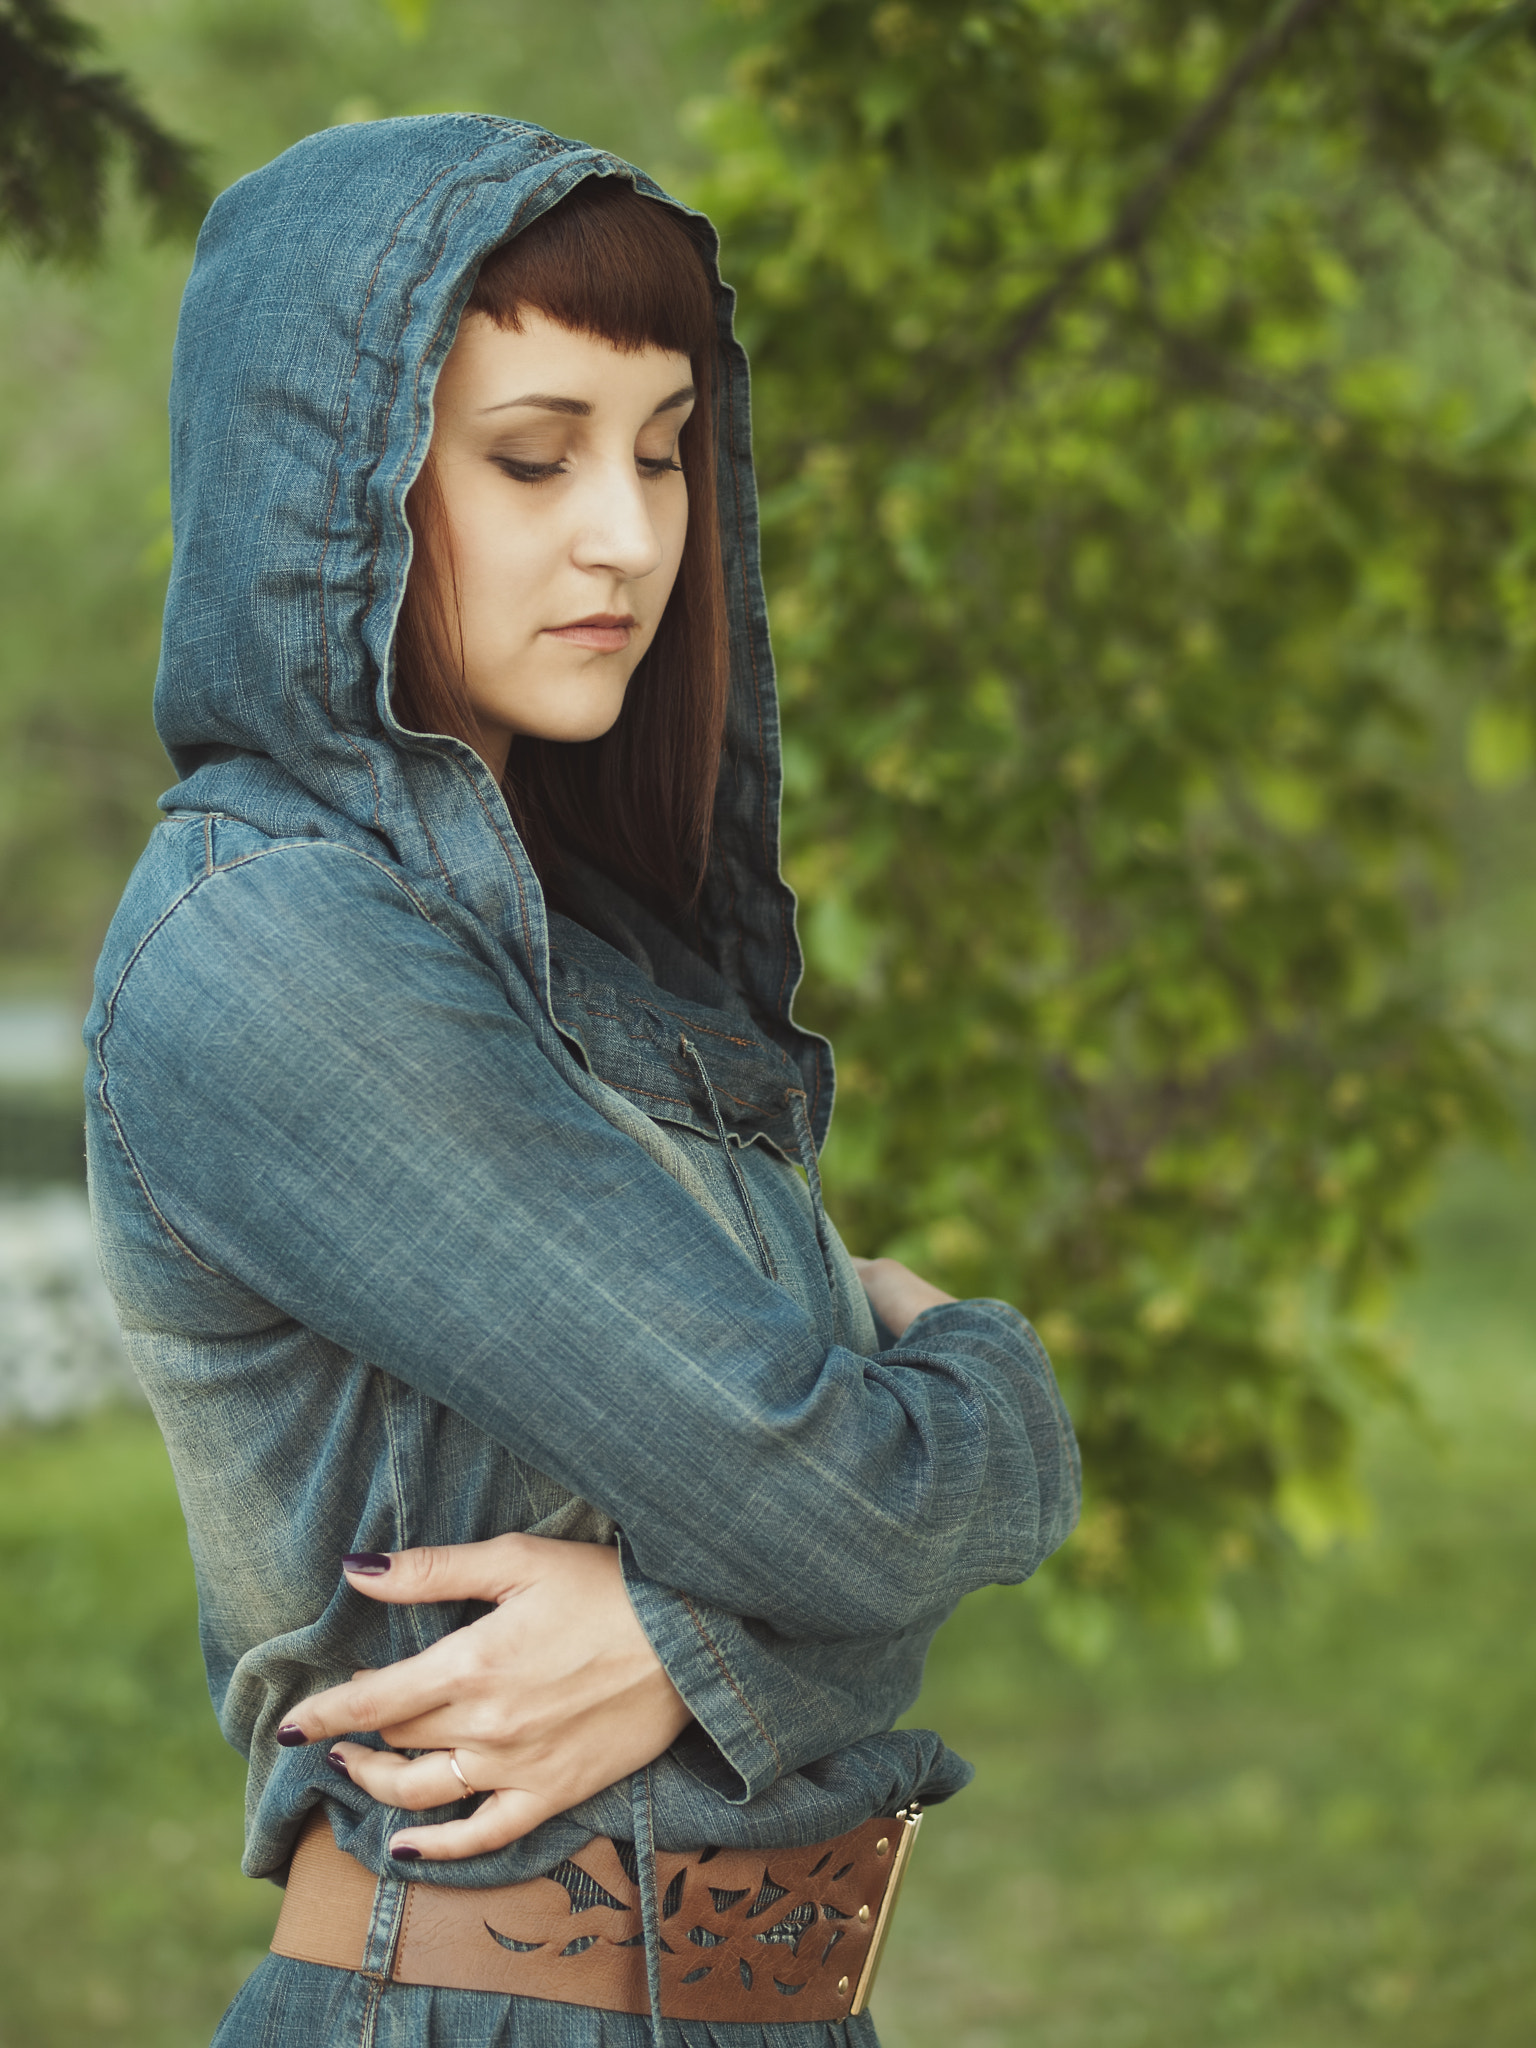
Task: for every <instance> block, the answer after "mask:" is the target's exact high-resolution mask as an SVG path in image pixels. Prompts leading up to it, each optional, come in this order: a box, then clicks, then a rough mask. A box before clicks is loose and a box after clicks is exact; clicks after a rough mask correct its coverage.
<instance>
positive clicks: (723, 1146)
mask: <svg viewBox="0 0 1536 2048" xmlns="http://www.w3.org/2000/svg"><path fill="white" fill-rule="evenodd" d="M677 1043H678V1048H679V1050H680V1051H681V1052H682V1055H683V1057H684V1059H687V1060H692V1062H693V1064H694V1066H695V1067H696V1068H697V1069H698V1075H699V1079H700V1080H701V1081H702V1082H703V1083H704V1094H705V1098H706V1100H707V1101H708V1103H709V1113H710V1115H711V1116H712V1117H713V1118H714V1120H715V1129H716V1131H717V1132H718V1133H719V1137H720V1150H721V1151H722V1152H723V1153H724V1154H725V1163H726V1166H727V1167H728V1168H729V1170H730V1176H731V1179H732V1180H733V1181H734V1182H735V1184H736V1193H737V1195H738V1197H739V1198H740V1201H741V1207H742V1212H743V1214H744V1215H745V1216H746V1219H747V1223H748V1226H749V1227H750V1229H751V1232H752V1238H753V1242H754V1243H755V1244H756V1246H757V1256H758V1258H759V1259H760V1260H761V1262H762V1268H763V1271H764V1272H765V1273H766V1274H767V1275H768V1278H769V1279H770V1280H777V1279H778V1277H779V1276H778V1274H777V1273H776V1272H775V1271H774V1265H773V1254H772V1252H770V1251H769V1249H768V1240H767V1238H765V1237H764V1235H763V1230H762V1225H761V1224H760V1223H759V1222H758V1220H757V1211H756V1210H755V1209H754V1208H753V1206H752V1197H751V1196H750V1195H749V1194H748V1193H747V1183H746V1178H745V1176H744V1175H743V1173H742V1170H741V1168H740V1167H739V1166H738V1165H737V1163H736V1155H735V1153H734V1152H733V1151H732V1150H731V1145H730V1140H729V1139H728V1138H727V1136H726V1134H725V1118H724V1117H723V1116H722V1115H721V1114H720V1098H719V1097H718V1096H717V1095H716V1093H715V1087H714V1083H713V1082H712V1081H711V1080H710V1078H709V1069H708V1068H707V1067H706V1066H705V1064H704V1061H703V1057H702V1056H701V1054H700V1052H699V1048H698V1047H697V1046H696V1045H695V1044H694V1043H693V1040H692V1039H691V1038H686V1037H685V1038H680V1039H679V1040H678V1041H677ZM823 1257H825V1253H823Z"/></svg>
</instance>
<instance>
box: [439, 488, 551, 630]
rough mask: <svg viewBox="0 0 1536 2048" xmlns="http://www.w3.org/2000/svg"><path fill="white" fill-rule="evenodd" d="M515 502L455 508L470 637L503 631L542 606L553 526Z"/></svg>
mask: <svg viewBox="0 0 1536 2048" xmlns="http://www.w3.org/2000/svg"><path fill="white" fill-rule="evenodd" d="M518 509H519V508H517V507H516V506H515V505H514V506H509V505H508V504H507V503H506V502H505V500H504V499H503V500H502V501H501V502H495V501H494V500H493V501H492V502H490V503H481V504H479V505H476V504H474V503H472V502H471V503H467V504H466V503H464V502H462V501H461V503H460V504H459V505H457V506H455V508H454V520H453V545H454V560H455V564H456V566H457V569H458V578H459V607H460V611H461V613H462V616H463V621H464V633H465V637H466V639H469V640H477V639H483V638H485V637H491V638H495V637H498V636H500V635H504V634H505V632H506V631H507V629H508V628H515V626H516V625H517V624H518V622H519V621H520V620H521V618H522V616H523V614H524V613H525V612H528V611H530V610H536V609H537V607H538V601H539V596H540V593H541V592H542V590H543V589H544V588H545V587H546V585H547V583H548V581H549V570H550V562H549V554H550V540H549V529H548V525H547V523H546V522H541V521H540V520H538V519H537V518H535V517H532V516H524V517H519V516H518Z"/></svg>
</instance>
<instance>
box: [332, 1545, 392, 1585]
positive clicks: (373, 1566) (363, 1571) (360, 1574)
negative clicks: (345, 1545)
mask: <svg viewBox="0 0 1536 2048" xmlns="http://www.w3.org/2000/svg"><path fill="white" fill-rule="evenodd" d="M389 1566H390V1560H389V1557H388V1556H387V1555H386V1553H385V1552H384V1551H382V1550H354V1551H352V1552H351V1554H350V1555H349V1556H347V1557H344V1558H343V1559H342V1560H341V1568H342V1570H343V1571H344V1572H351V1573H353V1574H354V1576H356V1577H357V1578H359V1579H377V1578H382V1577H383V1575H384V1573H385V1572H387V1571H388V1570H389Z"/></svg>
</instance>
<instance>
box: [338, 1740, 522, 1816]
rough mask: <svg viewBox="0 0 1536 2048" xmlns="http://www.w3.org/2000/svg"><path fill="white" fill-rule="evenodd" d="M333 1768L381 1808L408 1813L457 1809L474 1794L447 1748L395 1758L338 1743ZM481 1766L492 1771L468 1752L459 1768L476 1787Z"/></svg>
mask: <svg viewBox="0 0 1536 2048" xmlns="http://www.w3.org/2000/svg"><path fill="white" fill-rule="evenodd" d="M325 1760H326V1762H327V1763H328V1764H329V1765H330V1766H331V1769H332V1770H334V1771H338V1772H339V1774H341V1775H343V1776H345V1777H348V1778H350V1779H351V1780H352V1783H353V1784H354V1785H359V1786H361V1787H362V1789H363V1791H365V1792H366V1793H367V1794H368V1796H369V1798H370V1799H377V1800H378V1802H379V1804H380V1805H381V1806H399V1807H403V1808H404V1810H405V1811H406V1812H407V1813H425V1812H426V1810H427V1809H428V1807H431V1806H457V1805H458V1803H459V1801H460V1800H461V1799H468V1798H469V1797H470V1794H469V1793H467V1792H466V1791H465V1790H464V1787H463V1785H461V1784H460V1782H459V1780H458V1779H457V1778H456V1777H455V1776H454V1772H453V1766H452V1765H451V1764H450V1763H449V1761H448V1752H447V1750H445V1749H439V1750H433V1751H432V1752H431V1754H430V1755H428V1756H418V1757H408V1756H394V1755H392V1754H391V1753H390V1752H389V1751H388V1750H387V1749H369V1748H368V1747H367V1746H366V1744H364V1743H361V1742H336V1743H333V1744H332V1745H331V1748H330V1750H329V1751H328V1752H327V1755H326V1759H325ZM477 1766H478V1767H479V1768H481V1769H484V1770H486V1771H487V1772H489V1770H490V1769H491V1766H490V1764H489V1762H488V1761H484V1760H482V1759H480V1758H478V1757H477V1756H476V1755H475V1753H474V1751H473V1750H465V1751H464V1752H463V1754H462V1756H461V1757H460V1760H459V1767H460V1769H461V1770H462V1771H463V1773H464V1775H465V1777H466V1778H467V1779H468V1780H469V1782H470V1784H471V1785H473V1783H474V1782H475V1771H476V1768H477Z"/></svg>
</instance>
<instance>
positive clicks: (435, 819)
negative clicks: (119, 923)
mask: <svg viewBox="0 0 1536 2048" xmlns="http://www.w3.org/2000/svg"><path fill="white" fill-rule="evenodd" d="M591 177H605V178H606V177H616V178H623V179H625V180H627V181H628V182H629V183H631V184H633V185H634V187H635V188H636V189H637V190H638V191H640V192H642V193H644V194H645V195H646V196H647V197H649V198H652V199H656V200H660V201H662V202H663V203H665V204H667V205H670V206H674V207H675V208H676V210H677V211H678V212H679V213H680V214H681V215H682V218H683V220H684V221H685V223H686V224H687V227H688V230H689V232H690V233H691V234H692V235H693V236H694V238H695V239H696V240H697V242H698V244H699V247H700V249H701V251H702V253H703V255H704V256H705V258H706V261H707V263H708V266H709V269H710V272H711V274H712V276H713V277H714V279H715V288H716V302H717V306H718V320H719V354H718V358H717V362H716V377H715V407H716V446H717V460H718V499H717V502H718V507H719V523H720V545H721V555H722V560H723V564H724V571H725V582H726V590H727V603H728V615H729V632H730V652H731V677H730V695H729V708H728V715H727V724H726V736H725V745H724V752H723V757H722V764H721V773H720V777H719V782H718V786H717V796H716V808H715V829H714V838H713V847H712V852H711V857H710V863H709V868H708V873H707V876H706V880H705V886H704V890H703V894H702V898H701V906H700V913H699V920H698V926H697V929H695V930H694V931H692V932H691V933H690V942H691V943H692V944H693V945H694V946H695V947H696V948H697V949H698V950H699V951H700V952H701V953H703V954H704V955H705V957H706V958H707V959H708V960H709V961H710V962H711V964H712V965H713V966H714V967H715V968H716V969H717V970H718V972H719V973H720V975H721V976H722V977H723V978H724V980H725V982H726V983H727V984H728V986H729V987H730V989H731V990H732V991H733V992H734V993H735V994H736V996H738V997H739V998H740V999H741V1000H742V1001H743V1002H744V1004H745V1005H746V1007H747V1008H748V1009H749V1010H750V1011H751V1013H752V1014H753V1016H754V1018H755V1020H756V1021H757V1023H758V1025H759V1027H760V1028H761V1029H762V1030H764V1031H765V1032H766V1033H767V1034H768V1036H769V1038H770V1039H771V1040H772V1041H773V1043H774V1044H775V1045H776V1046H777V1047H778V1048H779V1050H780V1052H781V1053H782V1055H783V1057H784V1059H785V1061H786V1064H787V1065H789V1066H792V1067H793V1068H794V1069H797V1070H798V1076H799V1086H800V1087H801V1088H803V1090H804V1100H805V1107H806V1110H807V1112H808V1115H809V1120H810V1124H811V1127H812V1129H813V1131H814V1134H815V1139H816V1143H817V1144H818V1145H819V1144H820V1143H821V1142H822V1141H823V1140H824V1138H825V1135H826V1130H827V1125H828V1121H829V1119H830V1116H831V1109H832V1061H831V1053H830V1048H829V1047H828V1046H827V1044H826V1042H825V1041H824V1040H823V1039H820V1038H818V1037H815V1036H813V1035H812V1034H811V1033H809V1032H806V1031H803V1030H801V1029H799V1028H798V1027H797V1026H796V1025H795V1024H794V1022H793V1020H792V1016H791V1009H790V1005H791V1000H792V997H793V994H794V991H795V988H796V986H797V984H798V982H799V979H800V973H801V955H800V950H799V945H798V942H797V940H796V936H795V925H794V909H795V905H794V897H793V895H792V894H791V892H790V890H789V888H788V887H787V885H786V884H785V882H784V881H783V879H782V877H781V876H780V873H779V795H780V756H779V729H778V710H777V703H776V699H775V693H774V678H773V658H772V653H771V650H770V647H769V640H768V627H767V614H766V607H765V604H764V599H763V590H762V581H761V576H760V573H759V568H758V541H757V535H758V527H757V495H756V488H755V483H754V478H753V469H752V446H751V426H750V417H749V400H748V379H747V360H746V356H745V354H744V352H743V350H742V348H741V346H740V344H739V343H738V342H737V341H736V339H735V337H734V334H733V332H732V313H733V309H734V305H735V294H734V293H733V292H732V291H731V290H730V288H729V287H728V286H726V285H724V284H722V283H720V281H719V271H718V266H717V260H716V259H717V250H718V241H717V238H716V235H715V233H714V230H713V229H712V227H711V226H710V224H709V223H708V221H707V220H705V219H704V218H703V217H702V216H701V215H699V214H696V213H692V212H689V211H688V210H687V209H686V208H683V207H680V206H678V205H677V202H676V201H674V200H671V199H670V198H669V197H668V195H667V194H666V193H664V192H663V191H662V190H661V188H660V187H659V186H657V185H656V184H655V183H653V182H652V180H651V179H649V178H647V177H646V176H645V174H644V173H643V172H641V171H638V170H636V169H634V168H633V167H632V166H630V165H628V164H625V163H622V162H620V161H619V160H618V159H617V158H615V157H613V156H610V155H608V154H606V153H605V152H603V151H602V150H598V149H593V148H589V147H588V146H586V145H585V144H582V143H575V142H568V141H564V140H562V139H561V138H560V137H558V136H555V135H551V134H548V133H547V132H545V131H544V130H543V129H540V128H536V127H533V126H531V125H530V124H528V123H526V122H521V121H512V120H503V119H497V118H492V117H488V116H481V115H471V114H438V115H429V116H424V117H420V118H414V119H407V120H393V121H374V122H367V123H363V124H359V125H356V126H351V127H345V128H332V129H328V130H326V131H325V132H324V133H322V134H319V135H314V136H311V137H309V138H308V139H307V140H306V141H304V142H301V143H299V144H298V145H297V146H296V147H294V148H293V149H290V150H288V151H287V152H285V154H284V155H283V156H281V157H279V158H278V159H277V160H276V161H275V162H274V163H271V164H268V165H267V166H265V167H264V168H263V169H261V170H259V171H256V172H253V173H252V174H251V175H250V176H249V177H246V178H242V179H241V180H240V181H239V183H238V184H236V185H234V186H232V187H231V188H230V189H229V190H228V191H227V192H225V193H224V194H223V196H222V197H221V198H220V199H219V200H218V201H217V202H216V204H215V205H214V207H213V210H212V212H211V213H210V214H209V216H208V220H207V223H206V225H205V226H204V228H203V231H202V235H201V237H200V238H199V242H198V249H197V260H196V263H195V266H194V269H193V272H192V277H191V281H190V283H189V285H188V288H187V293H186V298H185V301H184V304H183V309H182V317H181V325H180V328H179V330H178V335H177V342H176V354H175V366H174V371H173V375H172V382H171V420H172V446H171V481H172V503H173V507H174V532H175V555H174V568H173V571H172V575H171V583H170V591H169V595H168V600H167V605H166V613H165V631H164V642H163V650H162V655H161V662H160V671H159V675H158V678H157V681H156V687H155V722H156V725H157V727H158V730H159V733H160V737H161V739H162V740H163V741H164V743H165V746H166V748H167V751H168V752H169V754H170V756H171V759H172V761H173V762H174V764H175V766H176V769H177V772H178V774H179V775H180V777H181V780H180V782H179V783H178V784H177V786H176V787H175V788H174V789H173V790H171V791H170V792H169V793H168V795H167V796H166V797H165V798H164V799H163V803H164V806H165V808H166V809H168V810H173V811H175V810H182V809H185V810H189V811H197V812H205V813H206V812H209V811H213V812H219V813H222V814H224V815H227V816H230V817H233V818H237V819H240V820H242V821H244V822H246V823H248V824H251V825H253V826H255V827H256V828H257V829H258V830H261V831H263V832H265V833H268V834H271V835H273V836H290V835H295V834H305V833H309V832H317V831H319V830H321V829H322V824H321V821H322V820H323V830H324V832H325V834H326V836H328V837H331V838H335V837H338V836H340V837H346V838H350V839H352V840H353V841H354V843H360V844H368V845H371V847H372V848H373V850H374V851H376V852H380V851H381V852H382V853H383V854H384V857H386V858H388V859H390V860H392V861H393V862H395V863H397V864H398V865H399V866H401V867H403V868H404V869H405V870H406V871H407V873H409V874H413V875H417V876H419V877H421V878H422V879H423V880H426V881H430V882H432V883H434V884H437V885H440V886H443V887H445V888H447V889H448V891H449V892H450V893H451V894H452V895H453V896H454V897H455V898H456V899H457V900H458V901H459V902H460V903H461V904H462V905H463V906H464V908H465V909H466V910H468V911H469V912H471V913H472V915H474V916H475V917H476V918H478V919H479V920H480V922H481V923H482V924H483V925H484V926H486V927H488V928H489V930H490V931H491V932H493V933H494V934H495V935H496V937H497V938H498V939H499V940H500V941H501V943H502V944H503V945H504V946H505V947H506V948H507V949H508V950H509V952H510V953H511V954H512V955H513V957H514V960H515V961H516V963H517V965H518V967H519V968H520V970H521V972H522V974H523V975H524V977H525V978H526V980H527V981H528V983H529V984H530V986H531V987H532V988H533V989H534V991H535V992H536V993H537V995H538V996H539V997H540V999H541V1000H542V1002H543V1004H544V1006H545V1008H546V1010H547V1011H549V1013H550V1014H551V1015H553V1008H552V1004H551V988H550V959H549V930H548V917H547V913H546V908H545V903H544V897H543V892H542V891H541V889H540V886H539V883H538V879H537V877H536V875H535V873H534V870H533V867H532V864H531V863H530V861H529V859H528V856H527V854H526V852H525V851H524V849H523V846H522V844H521V842H520V840H519V839H518V836H517V833H516V830H515V828H514V826H513V824H512V821H511V818H510V815H509V813H508V811H507V807H506V804H505V802H504V801H503V799H502V796H501V792H500V790H499V789H498V787H497V785H496V782H495V780H494V778H493V777H492V775H491V773H490V771H489V770H488V769H487V768H486V766H485V764H484V763H483V762H482V761H481V760H480V759H479V757H478V756H477V755H476V754H475V753H474V752H473V750H472V749H470V748H469V747H467V746H465V745H463V744H462V743H461V742H458V741H455V740H449V739H441V738H431V739H428V738H419V737H415V736H410V735H407V734H406V733H405V732H404V731H403V730H402V729H401V727H400V726H399V725H398V724H397V722H396V720H395V718H394V715H393V713H392V711H391V708H390V690H391V682H392V672H393V642H394V633H395V624H396V620H397V618H398V615H399V610H400V603H401V598H402V596H403V593H404V590H405V582H406V575H407V571H408V569H409V567H410V560H411V535H410V531H409V528H408V526H407V524H406V516H405V498H406V493H407V491H408V490H409V489H410V487H411V484H412V483H413V482H414V480H415V478H416V475H417V473H418V471H419V470H420V468H421V465H422V463H423V461H424V459H425V457H426V453H427V448H428V444H429V442H430V440H431V434H432V394H433V388H434V386H435V383H436V380H437V376H438V372H439V371H440V369H441V368H442V364H443V361H444V358H445V357H446V356H447V354H448V351H449V349H450V348H451V346H452V344H453V340H454V336H455V333H456V331H457V327H458V322H459V317H460V315H461V313H462V311H463V308H464V305H465V302H466V301H467V299H468V297H469V294H470V291H471V289H472V287H473V284H474V280H475V275H476V272H477V270H478V267H479V265H480V263H481V261H482V259H483V258H484V257H485V256H486V255H487V254H488V253H489V251H490V250H492V249H493V248H495V247H496V246H497V244H498V243H500V242H503V241H504V240H506V239H507V237H508V236H509V235H511V234H513V233H515V232H517V231H518V230H519V229H521V228H524V227H526V226H528V224H529V223H530V222H532V221H534V220H536V219H537V218H538V217H539V215H540V214H542V213H544V212H545V211H547V209H548V208H550V207H552V206H553V205H555V204H556V202H557V201H559V200H560V199H563V198H564V197H565V195H566V194H567V193H568V192H570V191H571V189H572V188H573V187H574V186H575V185H577V184H579V183H580V182H581V181H582V180H583V179H585V178H591ZM605 1078H607V1079H608V1080H609V1081H610V1083H612V1082H614V1081H615V1078H616V1077H615V1076H613V1075H612V1074H610V1075H608V1076H606V1077H605ZM617 1085H619V1086H621V1087H622V1085H623V1082H622V1077H618V1081H617ZM684 1092H685V1093H686V1091H684ZM726 1099H727V1101H729V1100H730V1099H731V1091H730V1090H729V1089H727V1091H726ZM684 1120H685V1121H692V1117H691V1116H689V1117H686V1118H685V1119H684ZM755 1121H756V1122H757V1124H758V1126H759V1128H761V1129H762V1130H763V1132H764V1134H765V1135H769V1136H771V1137H773V1138H775V1139H777V1140H778V1141H779V1142H780V1143H781V1144H783V1145H784V1147H785V1149H786V1150H788V1151H790V1152H791V1153H792V1154H793V1151H794V1144H793V1138H792V1134H791V1133H789V1132H788V1131H787V1130H785V1129H781V1128H778V1127H776V1122H775V1118H774V1117H773V1116H772V1115H761V1116H758V1117H757V1118H756V1119H755ZM741 1135H742V1136H746V1135H747V1133H746V1132H745V1131H743V1132H742V1133H741Z"/></svg>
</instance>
